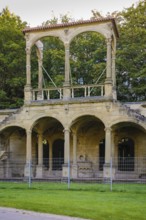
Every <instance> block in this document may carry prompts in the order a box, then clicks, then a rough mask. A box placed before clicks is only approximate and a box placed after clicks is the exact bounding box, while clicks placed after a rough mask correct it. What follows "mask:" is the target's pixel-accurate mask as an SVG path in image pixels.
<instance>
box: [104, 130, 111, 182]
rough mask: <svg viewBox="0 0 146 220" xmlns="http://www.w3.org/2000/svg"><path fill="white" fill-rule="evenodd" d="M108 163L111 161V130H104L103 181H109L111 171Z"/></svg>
mask: <svg viewBox="0 0 146 220" xmlns="http://www.w3.org/2000/svg"><path fill="white" fill-rule="evenodd" d="M110 161H111V128H110V127H106V128H105V164H104V173H103V176H104V178H105V179H107V180H108V179H110V176H111V170H110Z"/></svg>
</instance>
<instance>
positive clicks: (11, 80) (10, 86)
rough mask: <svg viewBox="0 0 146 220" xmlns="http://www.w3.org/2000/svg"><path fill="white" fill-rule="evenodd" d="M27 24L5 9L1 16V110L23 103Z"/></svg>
mask: <svg viewBox="0 0 146 220" xmlns="http://www.w3.org/2000/svg"><path fill="white" fill-rule="evenodd" d="M25 25H26V23H25V22H22V21H21V19H20V17H18V16H16V15H14V14H13V13H10V11H9V9H8V8H5V9H3V11H2V13H1V15H0V108H15V107H18V106H21V105H22V103H23V99H22V98H23V87H24V84H25V50H24V48H25V39H24V36H23V34H22V29H23V28H24V27H25Z"/></svg>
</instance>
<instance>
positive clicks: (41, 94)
mask: <svg viewBox="0 0 146 220" xmlns="http://www.w3.org/2000/svg"><path fill="white" fill-rule="evenodd" d="M43 99H44V98H43V91H42V90H40V91H38V94H37V100H38V101H42V100H43Z"/></svg>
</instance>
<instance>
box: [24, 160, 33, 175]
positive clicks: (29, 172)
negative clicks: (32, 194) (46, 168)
mask: <svg viewBox="0 0 146 220" xmlns="http://www.w3.org/2000/svg"><path fill="white" fill-rule="evenodd" d="M32 173H33V172H32V166H30V164H29V163H26V164H25V168H24V177H26V178H29V177H33V174H32Z"/></svg>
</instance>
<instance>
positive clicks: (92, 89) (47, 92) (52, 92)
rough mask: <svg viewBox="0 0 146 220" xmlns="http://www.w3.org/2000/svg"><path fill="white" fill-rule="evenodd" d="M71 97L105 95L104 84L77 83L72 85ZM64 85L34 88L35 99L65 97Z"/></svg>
mask: <svg viewBox="0 0 146 220" xmlns="http://www.w3.org/2000/svg"><path fill="white" fill-rule="evenodd" d="M69 88H70V91H71V98H86V97H94V96H104V85H75V86H70V87H69ZM63 89H64V88H63V87H57V88H55V87H53V88H48V89H42V90H40V89H33V90H32V98H33V101H37V100H51V99H63Z"/></svg>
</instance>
